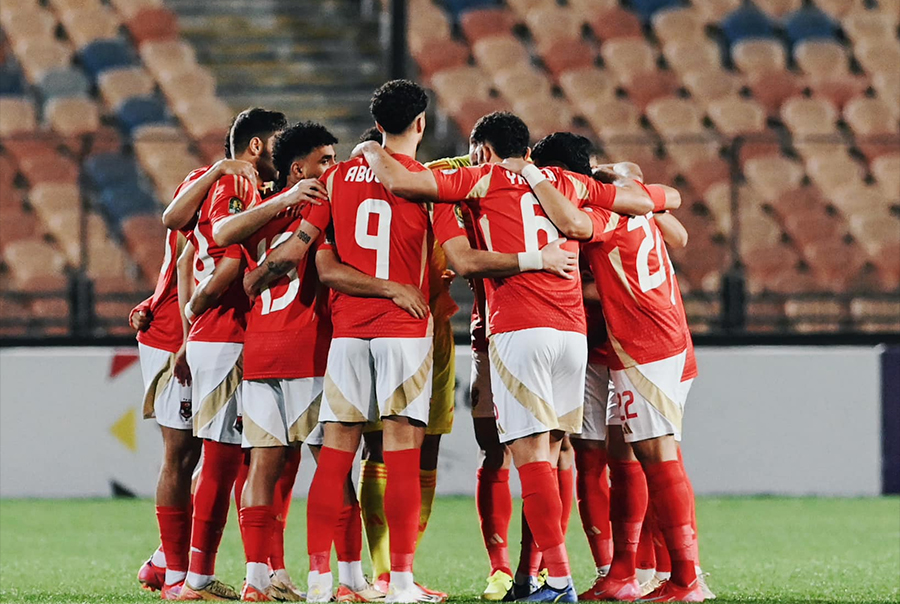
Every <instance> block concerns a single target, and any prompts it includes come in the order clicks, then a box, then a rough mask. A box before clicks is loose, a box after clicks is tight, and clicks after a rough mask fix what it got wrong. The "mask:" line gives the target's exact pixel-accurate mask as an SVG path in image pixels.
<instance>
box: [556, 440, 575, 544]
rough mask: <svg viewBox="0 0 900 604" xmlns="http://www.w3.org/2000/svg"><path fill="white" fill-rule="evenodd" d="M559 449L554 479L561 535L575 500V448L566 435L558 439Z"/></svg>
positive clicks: (567, 528) (567, 526) (567, 527)
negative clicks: (560, 507)
mask: <svg viewBox="0 0 900 604" xmlns="http://www.w3.org/2000/svg"><path fill="white" fill-rule="evenodd" d="M559 445H560V449H559V453H558V455H557V461H556V480H557V483H558V484H559V500H560V503H561V504H562V517H561V518H560V526H561V528H562V532H563V535H564V536H565V534H566V533H567V532H568V530H569V518H571V516H572V505H573V503H574V500H575V450H574V449H573V448H572V443H571V441H570V440H569V438H568V436H565V435H563V438H562V439H561V440H560V441H559Z"/></svg>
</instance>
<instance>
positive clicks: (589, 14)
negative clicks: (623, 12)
mask: <svg viewBox="0 0 900 604" xmlns="http://www.w3.org/2000/svg"><path fill="white" fill-rule="evenodd" d="M507 4H510V2H507ZM568 6H569V10H571V11H572V12H573V13H574V14H575V15H576V16H577V17H578V19H579V21H580V22H581V23H590V22H591V20H593V18H594V17H595V16H596V15H599V14H601V13H604V12H606V11H610V10H612V9H614V8H616V7H618V6H619V0H569V2H568Z"/></svg>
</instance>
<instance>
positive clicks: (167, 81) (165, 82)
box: [159, 65, 216, 103]
mask: <svg viewBox="0 0 900 604" xmlns="http://www.w3.org/2000/svg"><path fill="white" fill-rule="evenodd" d="M159 84H160V87H161V88H162V90H163V92H164V93H165V95H166V97H168V98H169V99H171V100H172V102H173V103H174V102H178V101H179V100H181V99H185V98H191V97H213V96H216V77H215V76H214V75H213V74H212V73H211V72H210V71H209V69H207V68H206V67H201V66H200V65H190V66H188V67H187V69H182V70H180V71H177V72H163V73H162V74H160V80H159Z"/></svg>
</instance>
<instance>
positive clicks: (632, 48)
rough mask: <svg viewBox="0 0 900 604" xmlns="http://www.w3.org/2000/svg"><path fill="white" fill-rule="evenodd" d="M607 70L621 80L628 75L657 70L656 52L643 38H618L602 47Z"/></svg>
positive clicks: (601, 51) (601, 50)
mask: <svg viewBox="0 0 900 604" xmlns="http://www.w3.org/2000/svg"><path fill="white" fill-rule="evenodd" d="M600 56H602V57H603V61H604V62H605V63H606V68H607V69H608V70H610V71H611V72H612V73H614V74H616V76H617V77H618V78H619V79H620V80H621V79H622V78H623V77H624V76H625V75H626V74H628V73H647V72H651V71H655V70H656V50H654V48H653V46H651V45H650V43H649V42H647V41H646V40H644V39H642V38H616V39H613V40H609V41H608V42H604V43H603V44H601V46H600Z"/></svg>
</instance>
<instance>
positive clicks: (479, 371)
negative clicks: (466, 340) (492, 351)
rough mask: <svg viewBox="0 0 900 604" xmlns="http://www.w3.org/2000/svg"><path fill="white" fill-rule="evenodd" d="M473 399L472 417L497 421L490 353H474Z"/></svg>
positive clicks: (470, 383)
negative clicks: (492, 388)
mask: <svg viewBox="0 0 900 604" xmlns="http://www.w3.org/2000/svg"><path fill="white" fill-rule="evenodd" d="M469 393H470V395H471V397H472V417H474V418H475V419H496V417H497V410H496V408H495V407H494V395H493V394H492V393H491V361H490V359H489V358H488V353H486V352H478V351H475V350H473V351H472V373H471V376H470V380H469Z"/></svg>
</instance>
